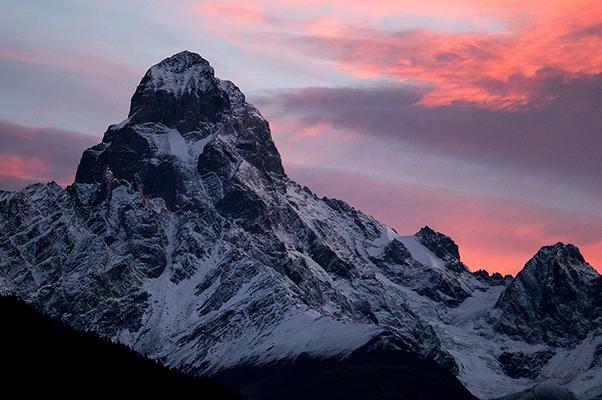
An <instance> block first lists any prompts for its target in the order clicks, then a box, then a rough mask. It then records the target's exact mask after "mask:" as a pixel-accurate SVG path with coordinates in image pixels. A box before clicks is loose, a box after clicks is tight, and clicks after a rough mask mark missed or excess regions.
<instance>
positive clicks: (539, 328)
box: [496, 243, 600, 345]
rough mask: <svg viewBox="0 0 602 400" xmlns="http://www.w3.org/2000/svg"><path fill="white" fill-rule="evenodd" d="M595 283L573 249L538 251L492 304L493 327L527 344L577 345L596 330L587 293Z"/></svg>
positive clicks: (592, 273)
mask: <svg viewBox="0 0 602 400" xmlns="http://www.w3.org/2000/svg"><path fill="white" fill-rule="evenodd" d="M598 279H599V275H598V273H597V272H596V271H595V270H594V269H593V268H592V267H591V266H590V265H589V264H588V263H586V262H585V260H584V258H583V256H582V255H581V253H580V252H579V249H577V247H575V246H573V245H570V244H567V245H565V244H563V243H557V244H555V245H553V246H546V247H542V248H541V250H539V252H538V253H537V254H536V255H535V257H533V258H532V259H531V260H530V261H529V262H528V263H527V264H526V265H525V268H524V269H523V270H522V271H521V272H520V273H519V274H518V275H517V276H516V278H515V279H514V280H513V282H512V283H511V284H510V285H509V286H508V287H507V288H506V290H505V291H504V292H503V293H502V295H501V297H500V299H499V300H498V302H497V304H496V307H498V308H499V309H501V310H502V314H501V315H500V318H499V320H498V322H497V324H496V328H497V329H498V330H499V331H501V332H504V333H507V334H509V335H512V336H516V337H520V338H522V339H524V340H526V341H527V342H529V343H537V342H544V343H547V344H550V345H562V344H570V343H575V342H578V341H580V340H582V339H584V338H585V337H586V336H587V334H588V333H589V332H590V331H591V330H592V329H593V328H594V327H596V326H599V325H598V321H597V317H599V316H600V309H599V307H596V306H595V305H594V301H595V300H594V298H595V294H594V290H593V287H594V285H595V282H596V281H597V280H598Z"/></svg>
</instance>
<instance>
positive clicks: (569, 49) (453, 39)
mask: <svg viewBox="0 0 602 400" xmlns="http://www.w3.org/2000/svg"><path fill="white" fill-rule="evenodd" d="M303 3H304V4H303V5H304V8H303V9H301V8H299V7H300V3H299V2H296V1H289V2H285V3H283V2H274V1H269V0H264V1H260V2H255V3H254V5H253V7H254V8H252V9H249V8H245V7H249V6H248V5H246V3H245V5H244V6H243V5H242V3H240V2H239V1H226V2H225V3H223V2H222V3H220V5H219V6H218V5H215V3H212V2H202V3H200V4H201V5H199V6H197V8H196V10H197V11H198V12H199V13H200V15H201V16H203V15H204V16H205V20H206V22H208V23H209V25H210V26H211V27H212V29H213V31H214V32H216V33H219V32H222V34H223V35H224V37H226V38H228V39H229V40H232V41H233V42H236V43H237V44H238V45H244V44H245V43H246V44H249V45H251V46H256V48H257V49H260V50H261V51H265V49H266V47H271V48H278V49H280V50H281V51H282V57H290V56H291V55H292V54H294V53H295V52H301V53H303V54H305V55H306V56H309V57H314V58H315V57H318V58H323V59H328V60H332V61H334V62H336V63H337V65H338V67H339V69H340V71H341V72H343V73H346V74H350V75H352V76H354V77H356V78H360V79H363V78H374V77H393V78H396V79H399V80H402V81H420V82H424V83H427V84H429V85H430V86H432V87H433V90H432V91H431V92H430V93H429V95H428V96H425V98H424V100H423V104H428V105H442V104H450V103H452V102H455V101H458V100H460V101H468V102H475V103H478V104H481V105H483V106H487V107H494V108H509V107H514V106H516V105H520V104H525V103H526V102H529V101H533V96H534V94H533V92H532V91H531V90H530V88H529V87H528V86H523V85H521V80H523V79H529V78H532V77H534V76H536V75H537V74H538V73H539V71H541V70H542V69H545V68H555V69H560V70H563V71H565V72H566V73H569V74H575V75H577V74H596V73H600V72H602V51H601V50H602V35H600V34H599V32H598V30H597V29H596V27H597V26H599V25H600V23H602V6H601V5H600V3H599V2H596V1H593V0H589V1H585V0H582V1H576V2H566V1H549V2H540V1H535V2H519V1H491V2H482V1H480V2H479V1H473V0H465V1H460V2H450V1H443V0H437V1H433V2H410V1H374V2H369V3H368V2H360V1H350V2H349V1H332V2H325V1H321V0H315V1H309V2H303ZM239 7H240V8H239ZM237 9H243V10H245V11H244V12H241V11H236V10H237ZM204 13H205V14H204ZM207 16H209V18H207ZM412 17H424V19H425V21H428V20H429V18H430V19H431V20H433V21H445V20H447V21H450V22H454V21H455V22H458V23H460V24H462V23H464V24H465V25H466V26H467V28H468V29H466V30H458V31H452V30H449V29H447V30H446V29H437V28H436V27H435V26H436V24H434V23H430V24H429V23H428V22H424V24H423V25H424V26H422V27H417V28H416V27H415V28H411V29H410V30H407V29H405V28H401V30H400V32H394V31H392V30H391V29H390V27H389V29H385V28H384V27H383V25H384V22H383V21H384V19H385V18H389V19H393V20H395V18H397V19H398V20H399V24H400V25H401V26H403V24H404V22H406V20H408V19H410V20H411V19H412ZM389 25H391V23H389ZM224 26H225V27H226V28H224ZM491 27H494V28H495V29H491ZM489 81H496V82H499V83H503V84H504V86H505V90H503V91H491V90H490V89H489V87H488V86H487V85H485V84H484V82H489ZM539 100H541V101H545V100H546V99H539Z"/></svg>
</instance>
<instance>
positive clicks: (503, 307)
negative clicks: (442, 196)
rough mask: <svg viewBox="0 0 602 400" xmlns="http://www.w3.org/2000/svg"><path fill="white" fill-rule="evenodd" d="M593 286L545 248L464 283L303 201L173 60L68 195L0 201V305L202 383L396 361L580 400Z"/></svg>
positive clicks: (212, 88) (264, 129)
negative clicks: (4, 301) (5, 302)
mask: <svg viewBox="0 0 602 400" xmlns="http://www.w3.org/2000/svg"><path fill="white" fill-rule="evenodd" d="M601 282H602V281H601V280H600V276H599V275H598V274H597V272H595V270H593V269H592V268H591V267H590V266H589V265H588V264H586V263H585V261H584V260H583V257H582V256H581V255H580V254H579V252H578V250H577V249H576V248H575V247H574V246H570V245H563V244H557V245H555V246H552V247H544V248H542V250H541V251H540V252H539V253H538V255H537V256H536V257H535V258H534V259H533V260H531V261H530V262H529V263H527V266H526V267H525V269H524V270H523V271H522V272H521V273H520V274H519V275H518V276H517V277H516V278H515V279H513V280H512V279H511V278H504V277H502V276H501V275H499V274H497V275H495V274H494V275H493V276H489V275H488V274H487V273H486V272H484V271H478V272H475V273H472V272H470V270H469V269H468V268H467V267H466V266H465V265H464V264H463V263H462V261H461V260H460V255H459V251H458V247H457V245H456V244H455V243H454V242H453V240H452V239H451V238H449V237H447V236H445V235H442V234H440V233H438V232H435V231H434V230H432V229H431V228H429V227H425V228H423V229H421V230H420V231H419V232H418V233H417V234H416V235H410V236H401V235H399V234H398V233H396V232H395V231H394V230H393V229H391V228H389V227H387V226H385V225H383V224H381V223H380V222H378V221H376V220H374V219H373V218H372V217H370V216H368V215H365V214H363V213H362V212H360V211H358V210H356V209H354V208H353V207H351V206H349V205H348V204H347V203H345V202H343V201H341V200H335V199H327V198H318V197H317V196H316V195H315V194H314V193H312V192H311V191H310V190H309V189H308V188H306V187H301V186H300V185H298V184H296V183H295V182H293V181H292V180H290V179H289V178H288V177H287V175H286V174H285V172H284V169H283V167H282V164H281V161H280V155H279V153H278V151H277V149H276V147H275V145H274V143H273V142H272V139H271V135H270V130H269V126H268V123H267V121H266V120H265V119H264V118H263V117H262V116H261V115H260V113H259V112H258V111H257V110H256V109H255V108H254V107H253V106H252V105H250V104H249V103H247V102H246V101H245V96H244V95H243V94H242V93H241V92H240V90H239V89H238V88H237V87H236V86H235V85H234V84H233V83H231V82H229V81H224V80H220V79H217V78H215V76H214V71H213V68H212V67H211V66H210V65H209V63H208V62H207V61H206V60H204V59H203V58H202V57H200V56H199V55H197V54H194V53H190V52H186V51H185V52H182V53H178V54H176V55H174V56H173V57H170V58H168V59H166V60H163V61H162V62H161V63H159V64H157V65H155V66H153V67H152V68H150V69H149V70H148V72H147V73H146V74H145V76H144V77H143V79H142V81H141V82H140V85H139V86H138V88H137V89H136V92H135V94H134V96H133V97H132V102H131V108H130V113H129V116H128V118H127V119H126V120H125V121H123V122H121V123H119V124H117V125H111V126H109V128H108V130H107V131H106V132H105V134H104V138H103V140H102V143H100V144H98V145H96V146H94V147H92V148H90V149H88V150H86V151H85V152H84V154H83V156H82V159H81V162H80V165H79V167H78V170H77V175H76V180H75V183H74V184H73V185H71V186H69V187H67V188H66V189H63V188H61V187H60V186H58V185H57V184H55V183H48V184H36V185H32V186H29V187H27V188H25V189H24V190H22V191H20V192H0V291H1V292H5V293H13V294H16V295H18V296H19V297H21V298H22V299H24V300H26V301H27V302H29V303H32V304H35V305H36V306H37V307H38V308H39V309H41V310H43V311H44V312H45V313H47V314H50V315H52V316H54V317H56V318H59V319H61V320H63V321H65V322H67V323H68V324H70V325H72V326H74V327H76V328H80V329H86V330H93V331H95V332H97V333H99V334H100V335H102V336H105V337H108V338H112V339H115V340H119V341H121V342H123V343H125V344H127V345H129V346H131V347H132V348H133V349H135V350H137V351H139V352H141V353H143V354H147V355H149V356H150V357H153V358H156V359H159V360H161V361H162V362H164V363H165V364H167V365H170V366H174V367H177V368H179V369H181V370H183V371H187V372H190V373H194V374H206V375H210V376H214V377H228V376H230V377H231V376H232V374H231V371H240V370H241V368H245V369H246V370H247V371H250V370H252V369H253V368H256V369H257V368H270V367H271V366H278V367H279V368H280V367H282V366H284V365H289V366H290V365H293V364H295V363H296V362H298V360H306V361H307V360H311V362H314V363H315V362H318V361H319V360H324V361H328V362H331V363H332V362H334V361H337V360H338V361H337V362H341V363H343V362H345V360H356V359H358V357H360V356H362V354H376V353H378V354H383V353H385V354H389V353H399V354H406V355H413V356H417V357H418V358H419V360H424V362H427V363H430V364H428V365H426V364H425V365H426V366H425V368H431V366H434V367H432V368H434V369H432V371H431V370H429V371H431V373H432V376H433V377H436V376H437V377H439V376H440V377H441V380H442V381H441V382H443V381H445V382H448V381H447V380H446V379H447V378H446V377H445V376H443V375H444V374H448V373H451V374H454V375H455V376H457V377H458V378H459V379H460V381H461V382H462V383H463V384H464V385H465V386H466V387H467V388H468V389H469V390H470V391H471V392H472V393H473V394H474V395H476V396H477V397H479V398H495V397H500V396H503V395H510V394H512V393H515V392H519V391H523V390H528V389H530V388H531V387H532V386H533V385H536V384H539V383H543V382H545V383H546V385H557V386H559V387H561V388H562V390H565V389H568V390H571V391H573V392H574V393H575V394H576V395H577V396H579V397H580V398H583V399H587V398H594V397H595V396H599V395H602V360H601V359H602V331H601V326H600V319H599V318H600V312H599V311H600V305H601V303H602V301H601V295H600V287H601V286H602V283H601ZM375 349H377V350H375ZM360 359H361V358H360ZM380 359H382V358H379V360H380ZM333 360H334V361H333ZM364 361H365V360H364ZM414 362H415V363H418V361H414ZM420 362H422V361H420ZM312 365H313V364H312ZM416 365H417V364H416ZM312 368H313V367H312ZM249 374H250V372H249ZM224 379H226V378H224ZM433 379H435V378H433ZM437 379H438V378H437ZM243 386H244V385H242V386H241V387H243ZM425 386H428V385H425ZM433 386H436V385H433ZM449 387H450V388H451V389H449V390H450V392H448V393H449V394H450V398H452V397H453V395H452V390H457V391H456V392H453V393H455V394H456V397H455V398H468V397H470V396H469V395H468V394H467V393H466V394H463V392H462V390H463V389H462V388H461V387H460V388H459V389H458V388H457V387H456V386H454V383H453V382H451V383H450V386H449ZM425 390H427V389H425ZM465 395H466V396H468V397H462V396H465ZM377 398H378V397H377ZM380 398H394V397H386V396H384V395H383V396H382V397H380ZM410 398H411V397H410ZM425 398H426V397H425ZM433 398H436V397H433Z"/></svg>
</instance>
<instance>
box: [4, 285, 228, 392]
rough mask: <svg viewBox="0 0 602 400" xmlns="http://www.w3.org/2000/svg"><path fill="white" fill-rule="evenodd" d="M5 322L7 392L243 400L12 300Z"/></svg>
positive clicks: (8, 298) (7, 300) (6, 305)
mask: <svg viewBox="0 0 602 400" xmlns="http://www.w3.org/2000/svg"><path fill="white" fill-rule="evenodd" d="M0 316H1V317H0V318H1V321H2V322H1V325H0V326H1V328H0V354H1V358H0V363H1V364H2V367H1V368H0V370H1V371H2V372H1V378H0V380H1V381H2V386H3V389H4V390H18V391H19V392H22V393H27V392H31V391H36V392H44V393H47V394H57V393H65V394H79V395H84V393H82V392H81V390H82V389H84V388H85V389H84V390H87V391H89V392H88V393H85V397H87V396H89V395H97V394H100V393H107V392H112V393H114V394H116V395H118V394H123V393H124V392H127V393H132V392H135V393H137V394H158V393H170V394H174V395H177V394H182V393H193V394H194V395H193V397H194V398H197V399H199V398H200V399H237V398H238V397H237V396H235V395H234V394H232V393H231V392H229V391H228V390H227V389H225V388H224V387H222V386H221V385H219V384H216V383H213V382H211V381H209V380H208V379H204V378H198V377H193V376H190V375H186V374H183V373H181V372H178V371H176V370H173V369H169V368H166V367H163V366H161V365H159V364H157V363H156V362H154V361H152V360H150V359H147V358H145V357H143V356H141V355H139V354H138V353H135V352H133V351H132V350H130V349H129V348H128V347H126V346H124V345H121V344H118V343H111V342H109V341H106V340H104V339H101V338H100V337H98V336H96V335H94V334H92V333H88V332H80V331H76V330H74V329H71V328H69V327H67V326H65V325H63V324H61V323H60V322H57V321H55V320H53V319H51V318H49V317H47V316H45V315H43V314H41V313H39V312H38V311H37V310H35V309H34V308H33V307H31V306H29V305H26V304H24V303H22V302H21V301H19V300H17V299H16V298H14V297H12V296H0ZM76 388H77V390H75V389H76Z"/></svg>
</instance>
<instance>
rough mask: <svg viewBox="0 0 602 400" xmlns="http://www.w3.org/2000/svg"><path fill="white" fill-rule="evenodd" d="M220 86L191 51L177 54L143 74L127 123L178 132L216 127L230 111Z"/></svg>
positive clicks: (207, 67)
mask: <svg viewBox="0 0 602 400" xmlns="http://www.w3.org/2000/svg"><path fill="white" fill-rule="evenodd" d="M220 82H221V81H220V80H219V79H217V78H216V77H215V73H214V71H213V67H211V65H210V64H209V62H208V61H207V60H205V59H204V58H203V57H201V56H200V55H198V54H196V53H192V52H190V51H182V52H180V53H177V54H175V55H173V56H171V57H168V58H166V59H164V60H163V61H161V62H160V63H158V64H156V65H153V66H152V67H151V68H149V70H148V71H147V72H146V74H145V75H144V77H143V78H142V80H141V81H140V84H139V85H138V87H137V88H136V92H135V93H134V95H133V96H132V101H131V105H130V112H129V114H128V119H129V122H131V123H134V124H140V123H146V122H158V123H162V124H163V125H165V126H167V127H169V128H176V129H178V130H179V131H180V132H190V131H193V130H195V129H197V128H199V126H200V125H202V124H203V123H207V122H208V123H215V122H217V121H218V120H219V119H220V116H221V115H223V114H228V113H230V112H231V111H232V108H231V104H230V98H229V94H228V92H227V91H225V90H223V89H222V88H221V85H220Z"/></svg>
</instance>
